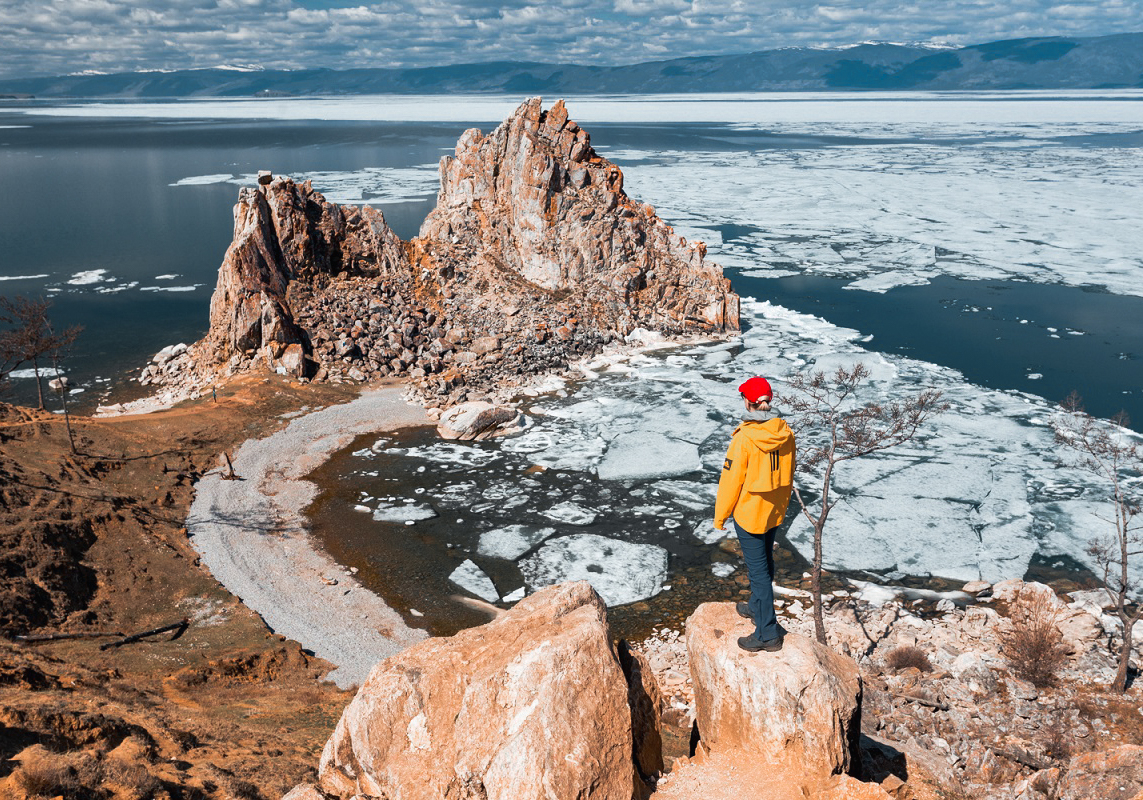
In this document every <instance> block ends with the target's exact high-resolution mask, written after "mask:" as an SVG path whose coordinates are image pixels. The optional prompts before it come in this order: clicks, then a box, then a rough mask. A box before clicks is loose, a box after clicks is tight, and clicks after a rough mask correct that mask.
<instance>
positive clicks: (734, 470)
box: [714, 431, 747, 530]
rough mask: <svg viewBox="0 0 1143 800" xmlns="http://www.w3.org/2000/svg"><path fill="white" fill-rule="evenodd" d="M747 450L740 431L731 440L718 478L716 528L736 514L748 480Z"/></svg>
mask: <svg viewBox="0 0 1143 800" xmlns="http://www.w3.org/2000/svg"><path fill="white" fill-rule="evenodd" d="M746 459H747V454H746V448H745V447H744V446H743V441H742V437H740V436H739V435H738V431H735V432H734V436H733V437H732V438H731V440H730V447H729V448H727V450H726V460H725V461H723V462H722V474H721V475H720V476H719V478H718V497H717V498H716V499H715V501H714V527H715V528H717V529H718V530H722V526H723V525H725V524H726V521H727V520H728V519H730V515H731V514H733V513H734V506H735V505H736V504H737V503H738V496H739V495H740V494H741V493H742V482H743V481H745V480H746Z"/></svg>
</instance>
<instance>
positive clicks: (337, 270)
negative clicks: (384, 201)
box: [203, 178, 409, 376]
mask: <svg viewBox="0 0 1143 800" xmlns="http://www.w3.org/2000/svg"><path fill="white" fill-rule="evenodd" d="M408 263H409V262H408V259H407V257H406V255H405V251H404V247H403V245H402V244H401V240H400V239H398V238H397V236H396V234H394V233H393V231H392V230H390V228H389V226H388V225H387V224H386V223H385V217H384V216H383V215H382V214H381V212H380V211H377V210H376V209H374V208H369V207H368V206H366V207H364V208H355V207H353V206H346V207H342V206H337V205H334V204H333V203H329V202H327V201H326V199H325V198H324V197H322V196H321V194H319V193H318V192H315V191H314V189H313V186H312V185H311V184H310V183H309V181H307V182H305V183H304V184H297V183H294V182H293V181H290V180H287V179H282V178H279V179H277V180H274V181H271V182H270V183H269V184H267V185H263V186H259V187H258V188H257V189H251V188H247V189H242V190H241V192H239V195H238V205H236V206H235V207H234V241H233V242H232V243H231V245H230V247H229V248H228V249H227V251H226V255H225V257H224V258H223V262H222V266H221V268H220V269H219V271H218V284H217V286H216V287H215V290H214V294H213V295H212V296H211V299H210V331H209V333H208V335H207V339H206V341H205V344H206V348H207V349H206V352H204V353H203V355H205V356H207V357H208V358H210V359H211V360H213V361H214V362H215V363H219V362H225V361H227V360H229V359H230V358H232V357H234V356H238V357H241V356H245V355H253V354H256V353H257V354H261V356H262V358H263V359H264V361H265V362H266V363H267V364H270V365H278V364H281V363H282V362H281V357H282V355H283V354H284V353H285V351H286V349H287V348H289V347H290V346H291V345H297V346H298V347H297V352H296V354H292V355H293V357H292V358H288V359H287V360H286V362H285V363H286V366H287V371H289V372H292V373H294V374H297V375H299V376H300V375H301V374H303V372H304V368H303V365H302V360H301V352H302V351H304V352H309V351H310V349H311V348H310V336H309V335H308V332H304V331H303V330H302V329H301V328H300V327H299V325H298V324H297V321H296V320H295V312H296V310H297V309H296V306H297V305H298V301H299V299H300V298H299V297H298V295H299V293H303V294H304V293H305V291H306V289H312V288H319V289H320V288H323V287H324V283H325V281H328V279H329V278H331V277H333V276H336V275H338V274H342V273H345V274H353V275H360V276H365V277H371V278H378V277H384V278H385V279H387V280H402V279H407V277H408V275H409V266H408ZM307 284H308V285H307ZM291 290H292V291H291Z"/></svg>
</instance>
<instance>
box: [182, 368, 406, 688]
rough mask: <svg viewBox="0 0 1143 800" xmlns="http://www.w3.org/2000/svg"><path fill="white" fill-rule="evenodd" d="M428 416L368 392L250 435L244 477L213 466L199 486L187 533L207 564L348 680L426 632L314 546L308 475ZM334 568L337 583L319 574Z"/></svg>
mask: <svg viewBox="0 0 1143 800" xmlns="http://www.w3.org/2000/svg"><path fill="white" fill-rule="evenodd" d="M426 423H427V419H426V418H425V415H424V412H423V411H422V410H421V409H420V408H417V407H414V406H410V405H408V404H407V403H405V402H404V401H403V400H402V399H401V393H400V390H399V389H379V390H373V391H367V392H364V393H362V394H361V396H360V397H358V398H357V399H355V400H353V401H352V402H350V403H346V404H344V405H338V406H331V407H329V408H325V409H322V410H321V411H315V412H314V413H312V414H307V415H305V416H303V417H298V418H297V419H295V420H293V421H292V422H291V423H290V424H289V425H288V426H287V427H286V428H285V429H283V430H281V431H278V432H277V433H274V434H271V435H270V436H267V437H266V438H264V439H251V440H249V441H247V442H246V443H245V444H243V445H242V447H241V448H240V449H239V450H238V452H237V453H236V454H235V455H234V459H233V461H234V469H235V472H236V473H237V475H238V476H239V478H240V479H239V480H224V479H223V476H222V471H214V472H212V473H209V474H207V475H206V476H204V477H203V479H202V480H201V481H199V483H198V485H197V487H196V488H197V493H196V495H195V500H194V503H193V504H192V505H191V509H190V513H189V515H188V517H187V532H188V533H189V535H190V537H191V544H192V545H193V546H194V548H195V549H196V550H197V551H198V552H199V553H200V554H201V555H202V562H203V564H204V565H205V566H206V567H207V568H208V569H209V570H210V571H211V573H212V574H213V575H214V577H215V578H216V579H217V580H218V581H219V582H220V583H222V584H223V585H224V586H225V587H226V588H227V589H229V590H230V591H231V592H232V593H234V594H235V595H237V596H238V597H239V598H241V599H242V602H243V603H245V604H246V606H247V607H249V608H251V609H252V610H254V611H255V612H257V613H258V614H260V615H261V616H262V619H264V620H265V621H266V624H267V625H268V626H269V627H270V628H271V629H272V630H274V631H276V632H277V633H281V634H283V635H284V636H288V637H289V638H291V639H294V640H295V641H297V642H300V643H301V644H302V646H303V647H305V648H307V649H309V650H312V651H313V652H314V653H316V654H317V655H318V656H320V657H321V658H324V659H326V660H327V661H330V662H332V663H334V664H336V665H337V669H335V670H334V671H333V672H331V673H330V675H329V677H330V679H331V680H333V681H334V682H336V683H337V684H338V685H339V686H342V687H346V686H350V685H353V684H359V683H361V681H363V680H364V679H365V676H366V675H368V674H369V670H370V669H371V668H372V667H373V665H374V664H376V663H377V662H378V661H380V660H381V659H383V658H386V657H387V656H390V655H392V654H393V653H396V652H398V651H400V650H402V649H403V648H405V647H407V646H409V645H410V644H412V643H413V642H416V641H419V640H421V639H423V638H424V637H425V633H424V631H420V630H416V629H413V628H409V627H408V626H406V625H405V623H404V621H403V620H402V619H401V617H400V615H398V614H397V613H396V612H395V611H393V610H392V609H391V608H389V607H388V606H387V605H385V603H384V602H383V601H382V600H381V599H380V598H379V597H377V596H376V595H375V594H373V593H372V592H370V591H368V590H366V589H364V588H362V587H361V586H360V585H359V584H357V582H356V581H354V580H353V579H352V578H351V577H350V576H349V575H347V574H345V570H344V568H343V567H341V566H340V565H338V564H337V563H335V562H334V561H333V560H332V559H331V558H330V557H329V556H327V555H326V554H325V553H322V552H320V551H318V550H316V549H315V548H314V546H313V544H312V543H311V541H310V537H309V534H308V533H307V532H306V528H305V520H304V518H303V517H302V509H304V508H305V507H306V506H308V505H309V504H310V503H311V502H312V501H313V499H314V497H315V496H316V494H317V487H316V486H315V485H314V484H312V483H310V482H309V481H306V480H305V476H306V475H308V474H309V473H310V472H312V471H313V470H314V469H315V468H316V467H317V466H319V465H320V464H321V463H322V462H323V461H324V460H325V459H326V458H328V457H329V455H330V454H331V453H333V452H335V451H337V450H338V449H340V448H343V447H345V446H346V445H348V444H349V443H350V442H351V441H352V440H353V438H354V437H355V436H358V435H360V434H363V433H372V432H377V431H382V430H392V429H394V428H399V427H403V426H408V425H418V424H420V425H423V424H426ZM331 575H336V576H337V583H336V584H335V585H330V584H328V583H327V582H326V581H325V580H322V578H323V577H329V576H331Z"/></svg>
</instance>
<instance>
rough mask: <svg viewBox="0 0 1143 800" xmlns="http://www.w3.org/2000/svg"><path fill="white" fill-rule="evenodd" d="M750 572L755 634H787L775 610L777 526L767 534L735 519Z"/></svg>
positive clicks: (760, 636) (769, 636) (762, 637)
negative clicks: (747, 529)
mask: <svg viewBox="0 0 1143 800" xmlns="http://www.w3.org/2000/svg"><path fill="white" fill-rule="evenodd" d="M731 521H732V522H734V530H735V532H736V533H737V534H738V542H739V544H741V545H742V558H743V559H744V560H745V561H746V574H747V575H749V576H750V603H749V606H750V615H751V616H752V617H754V636H755V638H757V639H759V640H761V641H763V642H765V641H768V640H770V639H776V638H778V637H779V636H781V635H782V634H783V633H785V630H783V628H782V626H781V625H779V624H778V617H777V615H776V614H775V613H774V529H773V528H771V529H770V530H768V531H766V533H750V532H748V531H746V530H744V529H743V528H742V526H741V525H739V524H738V522H737V521H735V520H734V519H733V518H732V519H731Z"/></svg>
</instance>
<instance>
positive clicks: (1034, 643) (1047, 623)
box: [1000, 590, 1068, 689]
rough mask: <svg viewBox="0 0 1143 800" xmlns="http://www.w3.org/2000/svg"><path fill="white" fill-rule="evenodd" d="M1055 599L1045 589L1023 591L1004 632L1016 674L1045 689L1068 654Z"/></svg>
mask: <svg viewBox="0 0 1143 800" xmlns="http://www.w3.org/2000/svg"><path fill="white" fill-rule="evenodd" d="M1054 599H1055V598H1054V596H1053V595H1051V594H1049V593H1048V592H1044V591H1027V590H1025V591H1023V592H1021V593H1020V594H1019V595H1018V596H1017V598H1016V600H1015V601H1014V602H1013V603H1012V607H1011V615H1010V617H1009V620H1008V625H1007V627H1006V628H1005V629H1004V630H1002V631H1001V633H1000V646H1001V648H1003V651H1004V657H1005V659H1007V661H1008V666H1009V667H1010V668H1011V669H1012V672H1013V674H1015V675H1016V676H1017V677H1019V678H1023V679H1024V680H1026V681H1029V682H1030V683H1031V684H1032V685H1033V686H1036V687H1038V688H1041V689H1042V688H1044V687H1046V686H1052V685H1053V684H1054V683H1055V682H1056V675H1057V673H1059V671H1060V668H1061V667H1062V666H1063V665H1064V662H1065V661H1066V660H1067V657H1068V648H1067V647H1066V646H1065V645H1064V643H1063V639H1064V637H1063V634H1062V633H1060V628H1059V618H1060V608H1059V606H1057V605H1056V604H1055V603H1053V602H1052V601H1053V600H1054Z"/></svg>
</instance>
